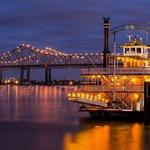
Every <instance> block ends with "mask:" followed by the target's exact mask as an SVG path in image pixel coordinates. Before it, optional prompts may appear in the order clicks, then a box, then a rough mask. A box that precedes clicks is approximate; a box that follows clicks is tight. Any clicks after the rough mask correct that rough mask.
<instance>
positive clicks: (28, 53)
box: [0, 44, 103, 83]
mask: <svg viewBox="0 0 150 150" xmlns="http://www.w3.org/2000/svg"><path fill="white" fill-rule="evenodd" d="M102 63H103V54H102V53H74V54H68V53H63V52H62V51H59V50H56V49H53V48H48V47H46V48H36V47H34V46H31V45H26V44H22V45H20V46H18V47H16V48H15V49H13V50H11V51H7V52H5V53H2V54H0V80H1V81H2V71H3V70H6V69H15V68H17V69H18V68H19V69H20V81H23V80H24V79H26V80H27V81H29V80H30V69H31V68H44V69H45V82H46V83H48V82H50V81H51V69H53V68H87V67H88V68H89V67H93V65H95V66H101V65H102Z"/></svg>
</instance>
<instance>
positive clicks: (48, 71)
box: [45, 67, 51, 84]
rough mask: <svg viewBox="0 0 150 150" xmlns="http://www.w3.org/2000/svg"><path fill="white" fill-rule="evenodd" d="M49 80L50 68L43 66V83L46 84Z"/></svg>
mask: <svg viewBox="0 0 150 150" xmlns="http://www.w3.org/2000/svg"><path fill="white" fill-rule="evenodd" d="M50 82H51V68H49V67H46V68H45V84H48V83H50Z"/></svg>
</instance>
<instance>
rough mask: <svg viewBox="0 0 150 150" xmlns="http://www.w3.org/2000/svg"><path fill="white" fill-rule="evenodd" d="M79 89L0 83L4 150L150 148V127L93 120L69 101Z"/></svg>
mask: <svg viewBox="0 0 150 150" xmlns="http://www.w3.org/2000/svg"><path fill="white" fill-rule="evenodd" d="M76 89H77V87H71V86H70V87H63V86H54V87H49V86H9V85H8V86H0V150H149V149H150V126H145V125H143V124H142V123H125V122H101V121H94V120H91V119H90V117H89V114H88V113H83V112H78V107H77V105H76V104H73V103H70V102H68V101H67V98H66V96H67V93H68V92H69V91H72V90H76Z"/></svg>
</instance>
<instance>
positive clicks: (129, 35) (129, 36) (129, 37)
mask: <svg viewBox="0 0 150 150" xmlns="http://www.w3.org/2000/svg"><path fill="white" fill-rule="evenodd" d="M127 37H128V39H129V42H131V37H132V35H131V34H128V35H127Z"/></svg>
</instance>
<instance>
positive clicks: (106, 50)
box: [103, 17, 110, 68]
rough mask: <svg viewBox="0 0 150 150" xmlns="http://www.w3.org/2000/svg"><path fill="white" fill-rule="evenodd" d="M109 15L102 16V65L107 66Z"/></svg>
mask: <svg viewBox="0 0 150 150" xmlns="http://www.w3.org/2000/svg"><path fill="white" fill-rule="evenodd" d="M109 20H110V18H109V17H103V21H104V51H103V66H104V67H105V68H106V67H107V55H108V54H109V53H110V51H109V26H110V24H109Z"/></svg>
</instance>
